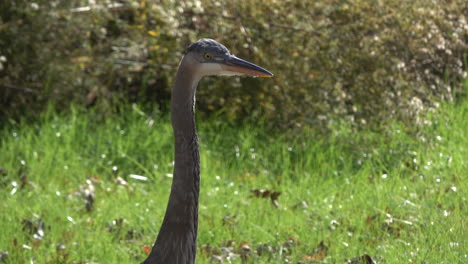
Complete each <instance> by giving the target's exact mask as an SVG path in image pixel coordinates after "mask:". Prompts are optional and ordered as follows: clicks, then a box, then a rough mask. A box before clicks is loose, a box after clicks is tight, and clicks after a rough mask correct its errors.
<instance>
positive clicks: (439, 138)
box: [0, 102, 468, 263]
mask: <svg viewBox="0 0 468 264" xmlns="http://www.w3.org/2000/svg"><path fill="white" fill-rule="evenodd" d="M428 119H429V120H430V121H431V122H432V124H431V125H427V126H425V127H423V128H422V129H421V130H420V131H419V132H418V133H415V132H414V131H415V130H414V129H408V128H405V127H404V126H400V125H397V124H394V125H389V126H388V128H387V129H385V130H384V131H381V132H371V131H361V132H359V133H357V132H355V131H350V130H349V129H346V128H344V127H341V128H337V129H336V130H335V131H333V132H332V133H331V134H329V135H327V136H324V135H318V134H315V133H314V132H312V131H308V132H307V131H306V132H303V133H302V134H301V135H296V136H294V137H291V136H290V135H287V134H278V133H270V132H269V131H265V129H262V128H258V127H255V126H253V125H244V126H240V127H235V126H230V125H228V124H225V123H223V122H219V120H218V121H204V120H199V123H200V125H199V135H200V144H201V161H202V185H201V197H200V218H199V219H200V226H199V249H200V250H199V254H198V257H197V261H198V263H210V259H211V258H212V255H213V254H216V251H217V252H219V253H220V255H222V254H221V253H222V252H223V250H224V251H225V252H229V251H230V252H232V253H235V254H241V253H242V252H248V249H247V247H246V245H247V246H248V247H249V248H250V249H251V252H250V255H249V256H248V257H247V263H285V259H288V261H289V263H297V262H299V261H303V262H304V263H308V262H307V261H310V262H311V263H320V261H322V262H323V263H343V262H344V261H345V260H346V259H351V258H353V257H358V256H362V255H364V254H368V255H370V256H371V257H372V258H374V259H375V260H378V261H380V262H382V263H463V262H467V261H468V258H467V255H466V244H465V243H466V242H465V241H466V237H467V234H466V231H465V230H466V229H467V220H466V219H468V214H467V209H466V197H467V195H466V188H467V177H466V175H467V172H468V139H467V136H466V133H467V131H468V103H466V102H465V103H463V104H459V105H457V106H446V107H445V108H444V109H443V110H441V112H439V113H438V114H436V115H434V117H428ZM0 140H1V141H0V167H1V168H2V169H1V171H0V199H2V201H3V202H2V203H0V211H1V214H0V230H1V235H0V262H2V260H5V259H7V260H6V261H7V262H6V263H138V261H141V260H143V259H144V256H145V254H146V253H145V251H144V245H149V246H151V243H152V242H153V241H154V239H155V237H156V234H157V232H158V229H159V226H160V223H161V221H162V218H163V215H164V211H165V207H166V202H167V198H168V195H169V190H170V184H171V180H172V179H171V178H170V176H171V174H172V161H173V153H172V129H171V127H170V123H169V120H168V119H167V118H160V117H150V116H148V115H146V114H144V113H142V112H141V111H138V110H137V109H136V108H133V109H129V110H128V111H126V112H123V113H121V114H119V115H116V116H114V117H112V118H107V119H106V118H99V117H96V116H95V115H94V114H92V113H86V112H85V111H81V110H80V111H78V110H73V111H72V113H71V114H68V115H63V116H62V115H57V114H54V113H53V111H52V110H51V111H50V112H49V113H48V114H45V115H44V117H43V118H42V119H41V120H39V121H37V122H33V123H29V122H26V121H23V122H21V123H19V124H10V125H7V126H6V128H4V129H3V130H2V131H0ZM131 174H134V175H141V176H144V177H147V178H148V180H147V181H143V180H139V179H134V178H132V177H130V176H129V175H131ZM119 177H120V178H119ZM122 179H123V180H124V181H126V182H124V181H122ZM87 180H88V183H87ZM119 183H121V184H119ZM122 183H123V184H122ZM92 188H94V202H93V203H92V206H90V205H88V209H90V210H87V209H86V205H85V202H86V198H85V195H86V192H88V193H90V192H91V193H92V192H93V190H92ZM254 189H267V190H270V191H277V192H281V195H280V196H279V198H278V203H279V207H278V208H276V207H275V206H273V204H272V202H271V201H270V200H269V199H264V198H256V197H255V196H254V194H253V192H252V190H254ZM88 203H90V201H89V199H88ZM121 219H123V220H121ZM40 221H42V222H43V223H44V228H41V227H40ZM40 230H42V231H40ZM230 240H232V241H231V242H229V241H230ZM321 241H324V244H325V245H326V246H327V247H328V251H327V252H326V254H325V253H324V252H323V251H320V250H318V249H317V250H316V248H317V246H318V244H319V243H320V242H321ZM261 244H266V245H264V246H263V247H262V246H259V245H261ZM204 245H210V246H212V247H214V248H215V250H211V251H210V250H207V249H206V248H207V246H204ZM227 245H229V246H230V247H232V250H231V249H229V247H228V246H227ZM241 245H242V246H244V251H243V250H242V249H240V247H241ZM221 247H225V248H224V249H220V248H221ZM268 247H271V252H269V253H268V252H266V253H265V250H267V249H268ZM202 248H204V249H202ZM260 248H263V249H264V250H263V252H264V253H263V254H262V256H258V255H257V253H256V252H255V251H257V249H260ZM314 250H315V253H314ZM267 251H268V250H267ZM2 252H3V253H2ZM4 252H8V256H7V257H6V256H5V255H6V254H5V253H4ZM320 253H323V254H320ZM2 254H3V255H2ZM314 254H315V255H314ZM306 256H309V257H306ZM313 261H315V262H313ZM241 262H242V261H241V258H237V259H236V258H234V260H232V263H241ZM224 263H229V262H228V261H226V260H225V262H224Z"/></svg>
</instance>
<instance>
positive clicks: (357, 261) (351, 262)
mask: <svg viewBox="0 0 468 264" xmlns="http://www.w3.org/2000/svg"><path fill="white" fill-rule="evenodd" d="M347 263H348V264H377V262H376V261H375V260H373V259H372V258H371V256H369V255H367V254H364V255H362V256H360V257H355V258H353V259H348V260H347Z"/></svg>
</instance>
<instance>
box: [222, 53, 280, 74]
mask: <svg viewBox="0 0 468 264" xmlns="http://www.w3.org/2000/svg"><path fill="white" fill-rule="evenodd" d="M221 67H222V68H223V69H224V70H225V71H228V72H232V73H240V74H246V75H249V76H255V77H273V73H271V72H269V71H267V70H265V69H264V68H262V67H260V66H257V65H255V64H253V63H251V62H248V61H245V60H243V59H240V58H237V57H236V56H234V55H228V56H227V58H225V60H224V63H223V64H221Z"/></svg>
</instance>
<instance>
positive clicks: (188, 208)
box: [144, 60, 200, 264]
mask: <svg viewBox="0 0 468 264" xmlns="http://www.w3.org/2000/svg"><path fill="white" fill-rule="evenodd" d="M198 81H199V78H198V77H197V75H196V74H194V73H193V71H192V70H191V68H190V67H189V66H187V65H186V63H184V60H182V62H181V64H180V66H179V70H178V72H177V75H176V81H175V83H174V87H173V89H172V100H171V121H172V127H173V131H174V142H175V157H174V162H175V163H174V174H173V180H172V187H171V194H170V196H169V202H168V205H167V209H166V214H165V216H164V220H163V223H162V226H161V229H160V231H159V234H158V237H157V239H156V243H155V245H154V246H153V249H152V252H151V253H150V256H149V257H148V259H147V260H146V262H144V263H145V264H146V263H148V264H153V263H157V264H159V263H167V264H188V263H190V264H191V263H195V255H196V240H197V230H198V196H199V190H200V155H199V150H198V139H197V132H196V127H195V108H194V106H195V90H196V87H197V85H198Z"/></svg>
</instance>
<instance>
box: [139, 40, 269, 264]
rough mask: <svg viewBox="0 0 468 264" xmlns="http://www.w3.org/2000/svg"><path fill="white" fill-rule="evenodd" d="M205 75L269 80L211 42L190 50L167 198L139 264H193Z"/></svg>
mask: <svg viewBox="0 0 468 264" xmlns="http://www.w3.org/2000/svg"><path fill="white" fill-rule="evenodd" d="M208 75H249V76H256V77H272V76H273V74H272V73H270V72H269V71H267V70H265V69H263V68H261V67H259V66H257V65H255V64H253V63H250V62H248V61H245V60H242V59H239V58H237V57H236V56H234V55H232V54H231V53H230V52H229V50H228V49H227V48H226V47H225V46H224V45H222V44H220V43H218V42H216V41H215V40H212V39H200V40H199V41H197V42H195V43H192V44H191V45H190V46H189V47H188V49H187V51H186V53H185V55H184V56H183V58H182V60H181V62H180V64H179V69H178V71H177V75H176V79H175V83H174V86H173V88H172V100H171V120H172V128H173V131H174V139H175V158H174V161H175V164H174V177H173V180H172V187H171V194H170V196H169V202H168V205H167V209H166V214H165V216H164V220H163V223H162V226H161V229H160V230H159V234H158V237H157V238H156V242H155V244H154V246H153V249H152V250H151V253H150V254H149V256H148V258H147V259H146V260H145V261H144V262H143V263H142V264H193V263H195V255H196V250H197V247H196V246H197V229H198V194H199V190H200V155H199V151H198V139H197V131H196V128H195V117H194V113H195V92H196V89H197V85H198V82H199V81H200V79H201V78H202V77H203V76H208Z"/></svg>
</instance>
